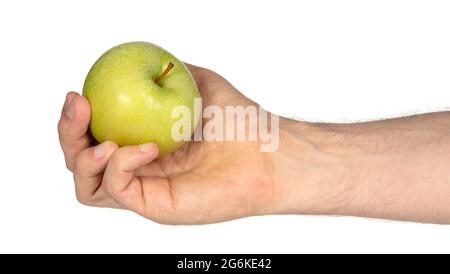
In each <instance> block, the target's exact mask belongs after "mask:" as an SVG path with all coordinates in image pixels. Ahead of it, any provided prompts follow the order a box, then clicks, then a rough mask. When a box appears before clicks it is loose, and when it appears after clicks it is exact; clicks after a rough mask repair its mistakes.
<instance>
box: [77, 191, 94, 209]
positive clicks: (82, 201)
mask: <svg viewBox="0 0 450 274" xmlns="http://www.w3.org/2000/svg"><path fill="white" fill-rule="evenodd" d="M75 196H76V198H77V201H78V202H79V203H80V204H82V205H85V206H91V205H92V203H91V202H90V201H89V198H88V197H86V196H85V195H83V194H81V192H80V191H76V192H75Z"/></svg>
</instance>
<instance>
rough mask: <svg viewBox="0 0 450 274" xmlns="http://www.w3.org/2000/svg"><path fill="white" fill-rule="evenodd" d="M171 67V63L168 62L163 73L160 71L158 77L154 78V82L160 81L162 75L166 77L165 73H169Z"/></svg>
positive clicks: (162, 77)
mask: <svg viewBox="0 0 450 274" xmlns="http://www.w3.org/2000/svg"><path fill="white" fill-rule="evenodd" d="M172 68H173V64H172V63H169V65H167V68H166V69H165V70H164V71H163V73H161V75H160V76H159V77H158V79H156V81H155V83H156V84H158V83H159V82H161V80H162V79H164V77H166V75H167V73H169V71H170V70H171V69H172Z"/></svg>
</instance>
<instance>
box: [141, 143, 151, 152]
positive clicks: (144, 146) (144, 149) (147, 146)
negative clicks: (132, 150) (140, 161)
mask: <svg viewBox="0 0 450 274" xmlns="http://www.w3.org/2000/svg"><path fill="white" fill-rule="evenodd" d="M153 146H154V145H153V144H152V143H147V144H142V145H139V151H141V152H148V151H150V150H151V149H152V148H153Z"/></svg>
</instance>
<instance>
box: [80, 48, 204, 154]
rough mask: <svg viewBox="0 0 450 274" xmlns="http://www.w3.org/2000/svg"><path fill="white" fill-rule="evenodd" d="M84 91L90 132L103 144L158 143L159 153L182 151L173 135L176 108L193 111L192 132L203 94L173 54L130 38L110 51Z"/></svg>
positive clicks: (86, 81) (87, 82) (101, 61)
mask: <svg viewBox="0 0 450 274" xmlns="http://www.w3.org/2000/svg"><path fill="white" fill-rule="evenodd" d="M83 95H84V96H86V97H87V99H88V100H89V103H90V106H91V115H92V116H91V123H90V130H91V133H92V135H93V137H94V138H95V139H96V140H97V141H98V142H103V141H106V140H109V141H114V142H115V143H117V144H118V145H120V146H126V145H136V144H143V143H147V142H153V143H156V144H157V145H158V147H159V151H160V154H159V156H160V157H161V156H164V155H166V154H168V153H171V152H173V151H175V150H177V149H178V148H179V147H180V146H181V145H182V144H183V141H178V140H175V139H174V138H172V136H171V132H172V126H173V125H174V123H175V122H176V121H177V120H179V118H177V117H173V115H172V110H173V109H174V108H175V107H177V106H186V107H187V108H188V109H189V110H190V113H191V114H190V115H191V123H190V125H191V128H190V135H192V132H193V130H194V129H195V126H196V121H197V119H195V117H194V111H193V108H194V99H195V98H198V97H200V94H199V92H198V89H197V86H196V84H195V81H194V79H193V78H192V75H191V73H190V72H189V70H188V69H187V67H186V66H185V65H184V63H183V62H181V61H179V60H178V59H177V58H175V57H174V56H173V55H172V54H170V53H169V52H167V51H166V50H164V49H163V48H161V47H159V46H157V45H154V44H151V43H146V42H130V43H125V44H121V45H118V46H116V47H113V48H112V49H110V50H108V51H107V52H105V53H104V54H103V55H102V56H101V57H100V58H99V59H98V60H97V61H96V62H95V64H94V65H93V66H92V68H91V70H90V71H89V73H88V75H87V77H86V80H85V83H84V87H83Z"/></svg>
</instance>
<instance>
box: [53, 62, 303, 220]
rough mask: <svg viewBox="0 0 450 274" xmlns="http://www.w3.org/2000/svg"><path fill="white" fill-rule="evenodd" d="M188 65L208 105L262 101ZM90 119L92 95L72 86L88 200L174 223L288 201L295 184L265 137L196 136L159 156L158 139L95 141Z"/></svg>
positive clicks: (70, 117)
mask: <svg viewBox="0 0 450 274" xmlns="http://www.w3.org/2000/svg"><path fill="white" fill-rule="evenodd" d="M188 67H189V69H190V71H191V73H192V75H193V76H194V78H195V80H196V82H197V85H198V87H199V91H200V93H201V95H202V102H203V108H205V107H206V106H211V105H214V106H218V107H220V108H222V109H224V108H225V107H226V106H236V105H241V106H244V107H246V106H249V105H255V106H257V105H256V104H255V103H254V102H252V101H251V100H249V99H248V98H246V97H245V96H243V95H242V94H241V93H240V92H239V91H238V90H236V89H235V88H234V87H233V86H232V85H231V84H230V83H228V82H227V81H226V80H225V79H224V78H222V77H221V76H219V75H218V74H216V73H214V72H212V71H210V70H207V69H204V68H200V67H196V66H192V65H188ZM89 121H90V106H89V102H88V101H87V99H86V98H85V97H83V96H80V95H78V94H76V93H74V92H70V93H68V95H67V98H66V102H65V104H64V107H63V113H62V115H61V119H60V121H59V124H58V131H59V137H60V143H61V147H62V149H63V152H64V155H65V159H66V164H67V167H68V169H69V170H70V171H72V172H73V174H74V180H75V187H76V195H77V198H78V200H79V201H80V202H81V203H83V204H86V205H90V206H99V207H112V208H125V209H129V210H132V211H134V212H136V213H138V214H140V215H142V216H144V217H146V218H149V219H151V220H154V221H156V222H159V223H167V224H199V223H211V222H220V221H225V220H230V219H235V218H240V217H245V216H251V215H261V214H272V213H280V212H284V209H287V208H288V206H286V205H285V204H286V203H287V202H290V199H284V198H286V197H285V195H284V194H285V193H286V192H289V191H290V190H291V188H290V187H288V186H283V185H282V184H281V183H280V182H281V181H282V180H278V179H279V174H277V164H276V163H275V162H276V161H277V157H275V154H276V153H262V152H260V143H259V142H258V141H256V142H255V141H221V142H207V141H191V142H188V143H186V144H185V145H184V146H183V147H182V148H181V149H180V150H178V151H176V152H174V153H173V154H171V155H168V156H165V157H163V158H161V159H157V156H158V148H157V146H156V145H155V144H144V145H137V146H127V147H121V148H119V147H118V146H117V145H116V144H115V143H113V142H109V141H107V142H104V143H102V144H97V145H94V142H93V140H92V138H91V137H90V136H89V134H88V125H89ZM278 159H279V158H278ZM297 169H298V168H297Z"/></svg>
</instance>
